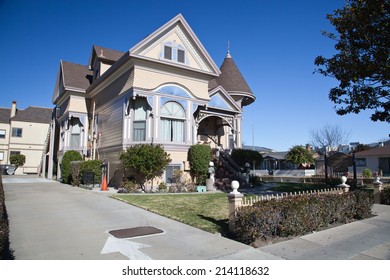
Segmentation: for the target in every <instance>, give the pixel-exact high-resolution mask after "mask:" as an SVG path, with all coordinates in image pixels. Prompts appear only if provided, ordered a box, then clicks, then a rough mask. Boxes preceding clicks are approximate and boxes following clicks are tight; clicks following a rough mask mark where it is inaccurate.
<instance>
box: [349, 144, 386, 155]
mask: <svg viewBox="0 0 390 280" xmlns="http://www.w3.org/2000/svg"><path fill="white" fill-rule="evenodd" d="M355 156H356V157H365V156H384V157H389V156H390V146H383V147H376V148H373V149H369V150H365V151H361V152H357V153H356V154H355Z"/></svg>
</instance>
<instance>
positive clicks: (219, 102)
mask: <svg viewBox="0 0 390 280" xmlns="http://www.w3.org/2000/svg"><path fill="white" fill-rule="evenodd" d="M209 95H210V101H209V102H208V104H207V106H208V107H211V108H217V109H222V110H228V111H234V112H238V113H241V112H242V109H241V107H240V106H238V104H237V103H236V101H234V99H233V98H232V97H231V96H230V95H229V94H228V93H227V92H226V90H225V89H224V88H223V87H222V86H218V87H216V88H215V89H213V90H212V91H210V92H209Z"/></svg>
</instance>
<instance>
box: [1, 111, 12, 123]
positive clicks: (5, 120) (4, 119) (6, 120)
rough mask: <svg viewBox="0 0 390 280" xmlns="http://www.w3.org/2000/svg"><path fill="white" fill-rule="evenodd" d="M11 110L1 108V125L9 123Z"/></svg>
mask: <svg viewBox="0 0 390 280" xmlns="http://www.w3.org/2000/svg"><path fill="white" fill-rule="evenodd" d="M10 115H11V110H10V109H6V108H0V123H9V117H10Z"/></svg>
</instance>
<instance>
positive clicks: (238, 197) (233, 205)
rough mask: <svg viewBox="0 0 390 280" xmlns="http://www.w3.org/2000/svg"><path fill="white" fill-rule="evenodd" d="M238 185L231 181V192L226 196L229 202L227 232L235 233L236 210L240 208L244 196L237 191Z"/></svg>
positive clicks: (236, 182)
mask: <svg viewBox="0 0 390 280" xmlns="http://www.w3.org/2000/svg"><path fill="white" fill-rule="evenodd" d="M239 186H240V184H239V183H238V181H232V183H231V187H232V190H233V191H232V192H230V193H229V194H228V201H229V231H231V232H234V231H235V221H236V209H237V207H239V206H241V204H242V198H243V197H244V195H243V194H242V193H240V192H239V191H238V188H239Z"/></svg>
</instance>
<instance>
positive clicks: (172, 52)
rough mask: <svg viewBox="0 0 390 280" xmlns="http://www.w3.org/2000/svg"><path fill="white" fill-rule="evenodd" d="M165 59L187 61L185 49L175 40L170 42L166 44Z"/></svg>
mask: <svg viewBox="0 0 390 280" xmlns="http://www.w3.org/2000/svg"><path fill="white" fill-rule="evenodd" d="M164 59H167V60H172V61H177V62H180V63H186V54H185V50H184V48H183V47H182V46H181V45H178V44H176V43H175V42H173V43H171V42H168V43H166V44H165V45H164Z"/></svg>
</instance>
